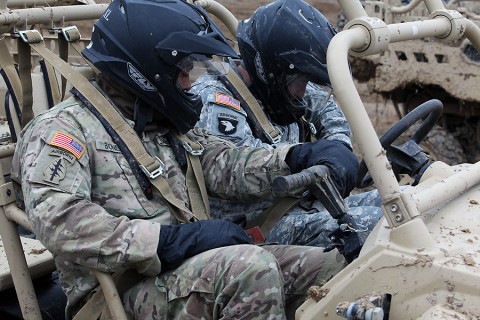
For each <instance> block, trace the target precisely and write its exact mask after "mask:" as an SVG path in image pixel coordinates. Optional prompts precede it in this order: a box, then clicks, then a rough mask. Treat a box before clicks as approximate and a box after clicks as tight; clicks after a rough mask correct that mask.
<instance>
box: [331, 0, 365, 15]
mask: <svg viewBox="0 0 480 320" xmlns="http://www.w3.org/2000/svg"><path fill="white" fill-rule="evenodd" d="M338 4H339V5H340V7H341V8H342V10H343V12H344V14H345V17H347V20H353V19H356V18H360V17H366V16H368V15H367V12H365V9H364V8H363V6H362V4H361V3H360V1H352V0H338Z"/></svg>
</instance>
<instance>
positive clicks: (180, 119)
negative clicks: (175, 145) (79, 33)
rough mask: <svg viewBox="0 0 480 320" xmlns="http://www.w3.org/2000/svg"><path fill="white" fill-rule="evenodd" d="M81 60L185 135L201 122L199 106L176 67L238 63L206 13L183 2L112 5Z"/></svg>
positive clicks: (125, 0)
mask: <svg viewBox="0 0 480 320" xmlns="http://www.w3.org/2000/svg"><path fill="white" fill-rule="evenodd" d="M82 54H83V55H84V57H85V58H86V59H87V60H89V61H90V62H92V63H93V64H94V65H95V67H97V68H98V69H99V70H100V71H101V72H102V73H103V74H104V75H105V76H106V77H108V78H110V79H111V80H113V81H115V82H116V83H118V84H119V85H121V86H123V87H124V88H125V89H126V90H129V91H130V92H131V93H133V94H134V95H135V96H137V97H138V98H139V99H141V100H142V101H143V102H144V105H147V106H149V107H150V108H152V109H154V111H156V112H158V113H160V114H162V115H163V117H164V118H165V119H167V120H168V121H169V122H171V124H172V125H173V126H174V127H176V129H177V130H179V131H180V132H182V133H184V132H187V131H188V130H190V129H191V128H193V126H194V125H195V123H196V122H197V121H198V118H199V114H200V111H201V101H200V100H199V99H197V97H194V96H192V95H188V94H185V92H184V91H183V90H182V89H181V88H179V86H178V85H177V76H178V73H179V72H178V70H177V69H176V68H177V63H178V62H180V61H181V60H182V59H184V58H186V57H188V56H190V55H201V56H204V57H205V58H209V57H212V56H214V55H216V56H224V57H238V56H237V54H236V52H235V51H234V49H233V48H232V47H231V46H230V45H229V43H228V41H227V40H226V39H225V37H224V36H223V35H222V34H221V32H220V31H219V28H218V27H217V26H216V25H215V23H214V22H213V21H212V20H211V19H210V18H209V17H208V15H207V13H206V12H205V11H203V9H201V8H200V7H199V6H197V5H192V4H189V3H187V2H186V1H183V0H155V1H152V0H115V1H112V2H111V3H110V5H109V6H108V7H107V9H106V11H105V13H104V14H103V16H102V17H101V18H100V19H99V20H98V21H97V22H96V23H95V26H94V29H93V32H92V40H91V43H90V44H89V45H88V46H87V48H85V50H83V52H82Z"/></svg>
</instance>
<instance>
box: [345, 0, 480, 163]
mask: <svg viewBox="0 0 480 320" xmlns="http://www.w3.org/2000/svg"><path fill="white" fill-rule="evenodd" d="M362 3H363V5H364V8H365V11H366V12H367V14H368V15H369V16H371V17H375V18H379V19H381V20H382V21H384V22H385V23H387V24H392V23H403V22H412V21H418V20H420V19H422V17H425V16H427V15H428V13H429V11H428V10H427V6H426V5H425V4H424V3H423V2H422V1H405V0H382V1H369V0H367V1H363V2H362ZM444 4H445V7H446V9H448V10H456V11H457V12H459V13H461V14H462V15H463V16H464V17H466V18H468V19H469V20H470V21H473V22H474V23H476V24H477V25H480V15H479V14H480V2H479V1H472V0H466V1H461V0H448V1H444ZM340 16H342V15H340ZM338 23H339V24H340V27H341V26H342V25H343V24H344V23H345V21H344V20H343V19H342V20H341V21H339V22H338ZM350 61H351V66H352V73H353V76H354V78H355V79H357V80H358V81H359V82H366V83H367V85H368V87H369V89H370V91H372V92H375V93H378V94H380V95H381V96H383V97H384V98H386V99H389V100H391V101H392V102H393V104H394V106H395V109H396V111H397V114H398V115H399V116H400V117H401V116H403V115H405V114H406V113H407V112H409V111H410V110H412V109H413V108H415V107H416V106H417V105H418V104H420V103H421V102H424V101H426V100H428V99H431V98H437V99H440V100H442V102H443V105H444V110H443V116H442V118H441V121H440V122H439V126H437V127H436V128H434V129H433V131H432V133H431V134H429V136H428V138H427V141H426V142H425V143H424V144H423V145H424V146H425V147H427V148H428V151H429V152H430V154H431V155H432V156H434V157H436V158H438V159H440V160H443V161H445V162H448V163H455V162H459V161H460V162H461V161H469V162H475V161H478V160H479V159H480V152H479V146H480V126H479V124H480V122H479V120H480V92H479V91H478V90H476V89H475V88H476V85H477V83H478V81H479V77H480V55H479V53H478V51H477V50H475V48H474V46H473V45H472V43H471V42H470V40H468V39H467V38H461V39H458V40H455V41H443V39H441V38H422V39H415V40H408V41H402V42H401V43H392V44H391V45H390V46H389V47H388V48H387V49H386V50H385V51H384V52H382V53H379V54H375V55H370V56H364V57H356V58H351V59H350ZM392 74H395V77H392V76H391V75H392Z"/></svg>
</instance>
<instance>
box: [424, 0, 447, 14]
mask: <svg viewBox="0 0 480 320" xmlns="http://www.w3.org/2000/svg"><path fill="white" fill-rule="evenodd" d="M424 2H425V6H426V7H427V10H428V12H430V13H432V12H434V11H437V10H445V6H444V5H443V1H442V0H424Z"/></svg>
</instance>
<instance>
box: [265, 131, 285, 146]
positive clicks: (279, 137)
mask: <svg viewBox="0 0 480 320" xmlns="http://www.w3.org/2000/svg"><path fill="white" fill-rule="evenodd" d="M275 130H276V132H277V133H278V135H277V136H276V137H275V138H274V137H272V136H271V135H270V134H269V133H268V132H266V131H264V134H265V136H266V137H267V139H268V141H270V142H271V143H273V144H277V143H279V142H280V141H281V140H282V134H281V133H280V130H278V129H275Z"/></svg>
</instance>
